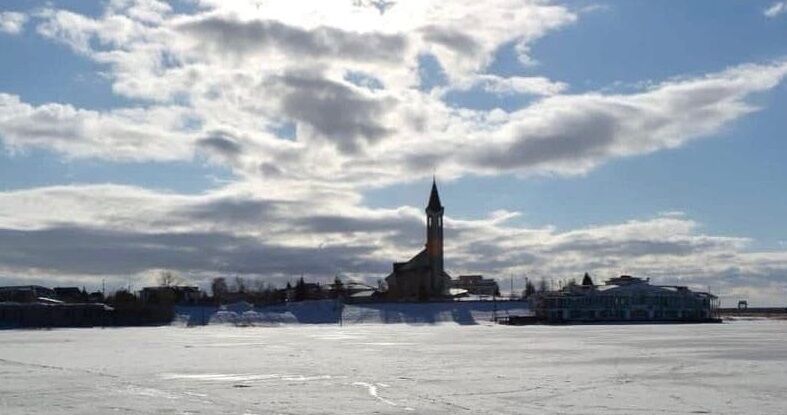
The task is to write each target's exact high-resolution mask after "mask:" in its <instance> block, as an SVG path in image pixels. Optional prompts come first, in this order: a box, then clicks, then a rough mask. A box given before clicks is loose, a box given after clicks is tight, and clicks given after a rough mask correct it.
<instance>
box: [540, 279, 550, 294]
mask: <svg viewBox="0 0 787 415" xmlns="http://www.w3.org/2000/svg"><path fill="white" fill-rule="evenodd" d="M546 291H549V288H548V286H547V280H545V279H543V278H541V279H540V280H538V292H540V293H543V292H546Z"/></svg>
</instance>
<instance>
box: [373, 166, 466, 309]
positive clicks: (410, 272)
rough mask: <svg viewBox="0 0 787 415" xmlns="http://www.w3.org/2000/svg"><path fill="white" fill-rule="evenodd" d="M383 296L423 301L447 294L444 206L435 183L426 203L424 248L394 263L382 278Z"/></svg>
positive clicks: (446, 295)
mask: <svg viewBox="0 0 787 415" xmlns="http://www.w3.org/2000/svg"><path fill="white" fill-rule="evenodd" d="M385 282H386V284H387V285H388V291H387V292H386V296H387V297H388V298H389V299H392V300H400V301H414V300H417V301H426V300H429V299H435V298H445V297H448V296H449V291H448V290H449V288H450V287H451V276H450V275H448V274H447V273H446V272H445V270H444V269H443V206H442V205H441V204H440V194H439V193H438V192H437V183H436V182H435V181H434V180H433V181H432V193H431V194H430V195H429V204H428V205H427V206H426V247H425V248H424V249H423V250H422V251H421V252H419V253H418V255H416V256H414V257H413V258H411V259H410V260H409V261H407V262H395V263H394V264H393V272H392V273H391V274H390V275H388V276H387V277H386V278H385Z"/></svg>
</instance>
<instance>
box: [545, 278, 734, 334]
mask: <svg viewBox="0 0 787 415" xmlns="http://www.w3.org/2000/svg"><path fill="white" fill-rule="evenodd" d="M532 302H533V304H532V307H533V310H534V311H535V314H536V316H537V317H538V318H539V319H541V320H542V321H545V322H549V323H583V322H585V323H591V322H621V321H623V322H649V321H650V322H715V321H719V320H718V315H717V309H718V307H719V301H718V298H717V297H716V296H714V295H712V294H710V293H706V292H697V291H692V290H689V289H688V288H687V287H682V286H671V285H651V284H650V283H649V280H648V279H642V278H635V277H631V276H628V275H623V276H620V277H618V278H613V279H610V280H608V281H607V282H606V284H605V285H603V286H597V285H592V284H587V285H585V284H583V285H569V286H567V287H565V288H563V289H562V290H558V291H547V292H542V293H537V294H536V295H535V296H533V299H532Z"/></svg>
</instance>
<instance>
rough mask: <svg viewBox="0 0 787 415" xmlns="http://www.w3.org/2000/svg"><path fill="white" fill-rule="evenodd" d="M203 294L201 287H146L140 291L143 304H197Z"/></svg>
mask: <svg viewBox="0 0 787 415" xmlns="http://www.w3.org/2000/svg"><path fill="white" fill-rule="evenodd" d="M201 295H202V293H201V291H200V289H199V287H192V286H176V285H173V286H161V287H145V288H143V289H142V290H141V291H140V292H139V299H140V300H141V301H142V303H143V304H196V303H197V302H198V301H199V299H200V296H201Z"/></svg>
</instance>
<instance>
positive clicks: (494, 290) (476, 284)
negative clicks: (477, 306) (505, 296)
mask: <svg viewBox="0 0 787 415" xmlns="http://www.w3.org/2000/svg"><path fill="white" fill-rule="evenodd" d="M451 286H452V287H453V288H457V289H460V290H464V291H466V292H467V294H472V295H488V296H494V295H500V287H499V286H498V285H497V281H495V280H494V279H492V278H484V277H483V276H482V275H460V276H459V279H456V280H452V281H451Z"/></svg>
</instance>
